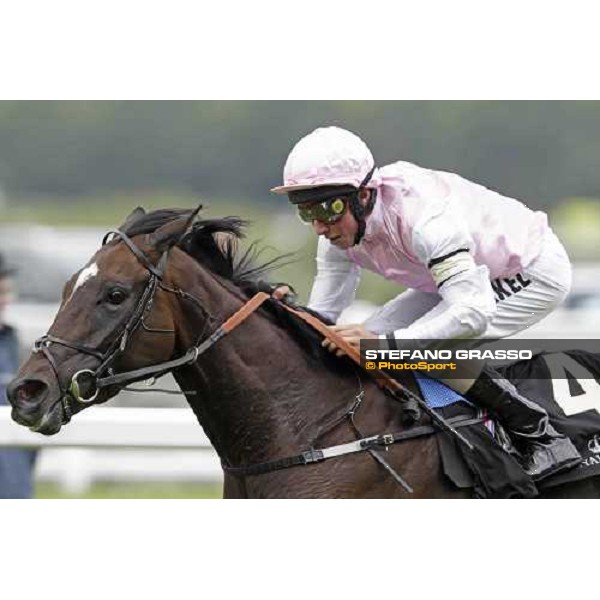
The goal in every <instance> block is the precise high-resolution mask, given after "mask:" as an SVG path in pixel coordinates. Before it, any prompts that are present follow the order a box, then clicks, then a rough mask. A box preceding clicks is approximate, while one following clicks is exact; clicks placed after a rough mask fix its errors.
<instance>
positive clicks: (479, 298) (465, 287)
mask: <svg viewBox="0 0 600 600" xmlns="http://www.w3.org/2000/svg"><path fill="white" fill-rule="evenodd" d="M473 266H474V268H473V269H470V270H468V271H463V272H462V273H460V274H458V275H455V276H454V277H452V278H451V279H448V280H447V281H446V283H445V284H444V285H443V286H442V287H441V288H440V290H439V293H440V295H441V296H442V301H441V302H440V303H439V304H438V305H437V306H436V307H435V308H433V309H432V310H430V311H429V312H428V313H425V315H423V317H421V318H420V319H419V320H418V321H417V322H415V323H413V324H412V325H410V326H409V327H406V328H404V329H398V330H396V331H394V332H393V333H392V335H393V336H394V337H395V338H397V339H407V340H408V339H410V340H435V339H437V340H446V339H455V338H474V337H479V336H481V335H483V334H484V333H485V330H486V329H487V327H488V325H489V324H490V322H491V320H492V318H493V317H494V314H495V313H496V300H495V298H494V293H493V290H492V286H491V284H490V280H489V271H488V268H487V267H486V266H483V265H480V266H475V263H473ZM380 337H381V338H385V337H386V336H385V335H381V336H380Z"/></svg>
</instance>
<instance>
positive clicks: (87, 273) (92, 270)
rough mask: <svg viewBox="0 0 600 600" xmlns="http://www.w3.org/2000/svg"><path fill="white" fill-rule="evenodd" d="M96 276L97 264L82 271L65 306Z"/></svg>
mask: <svg viewBox="0 0 600 600" xmlns="http://www.w3.org/2000/svg"><path fill="white" fill-rule="evenodd" d="M96 275H98V265H97V264H96V263H95V262H94V263H92V264H91V265H89V266H87V267H85V269H82V270H81V273H79V277H77V281H76V282H75V285H74V286H73V290H72V292H71V295H70V296H69V297H68V298H67V301H66V302H65V304H66V303H67V302H68V301H69V300H70V299H71V298H72V297H73V296H74V294H75V292H76V291H77V290H78V289H79V288H80V287H82V286H83V285H84V284H85V282H86V281H89V280H90V279H92V278H93V277H95V276H96Z"/></svg>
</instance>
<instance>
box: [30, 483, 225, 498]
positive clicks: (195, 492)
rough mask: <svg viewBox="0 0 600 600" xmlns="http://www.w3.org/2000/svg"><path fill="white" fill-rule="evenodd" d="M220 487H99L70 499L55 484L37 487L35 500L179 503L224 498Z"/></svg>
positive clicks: (154, 484)
mask: <svg viewBox="0 0 600 600" xmlns="http://www.w3.org/2000/svg"><path fill="white" fill-rule="evenodd" d="M222 496H223V489H222V485H221V484H220V483H219V484H185V483H164V484H160V483H96V484H94V485H92V486H91V488H90V490H89V491H88V492H86V493H85V494H83V495H69V494H65V493H64V492H62V490H61V489H60V487H59V486H57V485H56V484H52V483H37V484H36V486H35V497H36V498H39V499H72V498H82V499H100V498H102V499H121V498H126V499H150V498H161V499H176V498H202V499H216V498H222Z"/></svg>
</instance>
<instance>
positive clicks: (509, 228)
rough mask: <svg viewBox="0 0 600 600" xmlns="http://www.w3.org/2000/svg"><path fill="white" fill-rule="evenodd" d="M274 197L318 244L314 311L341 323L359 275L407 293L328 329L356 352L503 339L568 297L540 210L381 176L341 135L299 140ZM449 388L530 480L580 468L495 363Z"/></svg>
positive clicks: (450, 177) (408, 168) (438, 183)
mask: <svg viewBox="0 0 600 600" xmlns="http://www.w3.org/2000/svg"><path fill="white" fill-rule="evenodd" d="M271 191H273V192H275V193H277V194H287V195H288V198H289V200H290V202H292V204H294V205H296V208H297V209H298V213H299V216H300V219H301V220H302V221H304V222H305V223H307V224H309V225H311V226H312V228H313V230H314V232H315V233H316V234H317V235H318V236H319V242H318V250H317V258H316V260H317V275H316V278H315V281H314V283H313V288H312V292H311V295H310V299H309V304H308V306H309V307H310V308H311V309H314V310H315V311H317V312H319V313H320V314H322V315H324V316H326V317H328V318H329V319H331V320H332V321H334V322H335V321H336V320H337V318H338V317H339V315H340V313H341V312H342V311H343V310H344V309H345V308H347V307H348V306H349V305H350V304H351V303H352V301H353V299H354V295H355V292H356V288H357V287H358V282H359V278H360V271H361V268H365V269H368V270H370V271H373V272H375V273H379V274H380V275H382V276H383V277H385V278H386V279H389V280H391V281H394V282H396V283H398V284H399V285H402V286H405V287H407V288H409V289H408V290H407V291H405V292H404V293H402V294H400V295H398V296H397V297H395V298H393V299H392V300H390V301H389V302H388V303H387V304H385V305H384V306H383V307H382V308H381V309H380V310H379V311H378V312H377V313H376V314H375V315H373V316H372V317H370V318H369V319H368V320H367V321H366V322H365V323H363V324H356V325H345V326H332V329H333V330H334V331H336V332H337V333H338V334H340V335H341V336H342V337H343V338H345V340H346V341H347V342H349V343H350V344H351V345H353V346H354V347H356V348H357V349H358V347H359V342H360V339H377V338H379V339H387V340H389V343H390V345H392V347H397V344H401V341H399V340H403V339H405V340H432V339H454V338H490V339H497V338H503V337H507V336H510V335H513V334H516V333H517V332H519V331H522V330H524V329H526V328H528V327H530V326H531V325H533V324H534V323H537V322H538V321H540V320H541V319H542V318H544V317H545V316H546V315H548V314H549V313H550V312H552V311H553V310H554V309H555V308H556V307H557V306H558V305H559V304H560V302H561V301H562V300H563V299H564V297H565V296H566V295H567V293H568V291H569V289H570V285H571V265H570V262H569V258H568V256H567V253H566V252H565V250H564V248H563V246H562V244H561V243H560V241H559V240H558V238H557V237H556V235H555V234H554V233H553V231H552V230H551V229H550V227H549V225H548V220H547V217H546V215H545V214H544V213H542V212H533V211H532V210H530V209H529V208H527V207H526V206H525V205H524V204H522V203H521V202H519V201H517V200H513V199H512V198H508V197H506V196H502V195H500V194H498V193H496V192H494V191H492V190H489V189H487V188H485V187H483V186H481V185H478V184H476V183H473V182H471V181H468V180H466V179H463V178H462V177H460V176H458V175H455V174H453V173H447V172H442V171H433V170H431V169H425V168H422V167H419V166H417V165H414V164H411V163H408V162H402V161H401V162H396V163H393V164H391V165H387V166H385V167H381V168H376V166H375V161H374V159H373V155H372V154H371V151H370V150H369V148H368V147H367V146H366V144H365V143H364V142H363V141H362V140H361V139H360V138H359V137H357V136H356V135H354V134H353V133H350V132H349V131H346V130H344V129H340V128H338V127H324V128H319V129H317V130H315V131H313V132H312V133H310V134H309V135H307V136H306V137H304V138H302V139H301V140H300V141H299V142H298V143H297V144H296V145H295V146H294V148H293V149H292V151H291V152H290V154H289V156H288V158H287V161H286V164H285V168H284V185H282V186H278V187H275V188H273V189H272V190H271ZM285 292H287V288H279V289H278V291H277V294H276V295H277V296H278V297H281V296H282V295H283V294H284V293H285ZM324 345H326V346H328V347H329V349H330V350H332V351H335V350H337V349H336V348H335V346H334V345H333V344H331V343H330V342H327V341H326V342H324ZM443 381H444V383H445V384H446V385H449V386H450V387H452V388H454V389H455V390H456V391H457V392H459V393H461V394H463V395H464V396H465V398H467V400H469V401H471V402H473V403H475V404H477V405H479V406H482V407H484V408H486V409H488V410H490V411H492V412H493V413H495V414H496V416H497V417H498V419H499V420H500V422H501V423H502V424H503V425H504V426H505V427H506V429H507V430H508V432H509V434H510V436H511V438H512V439H513V441H515V442H516V443H517V444H518V446H519V447H520V448H521V451H522V456H523V468H524V469H525V470H526V471H527V472H528V473H529V474H530V475H531V476H532V477H533V478H534V479H537V480H539V479H542V478H544V477H547V476H548V475H551V474H554V473H556V472H558V471H561V470H563V469H567V468H570V467H572V466H574V465H576V464H578V463H579V462H580V460H581V457H580V455H579V452H578V451H577V449H576V448H575V446H574V445H573V444H572V443H571V441H570V440H569V439H568V438H567V437H565V436H564V435H562V434H560V433H558V432H557V431H556V430H555V429H554V428H553V427H552V425H551V424H550V423H549V420H548V415H547V413H546V412H545V410H544V409H543V408H541V407H540V406H538V405H537V404H535V403H534V402H532V401H530V400H529V399H527V398H525V397H523V396H522V395H521V394H520V393H519V392H518V391H517V389H516V388H515V387H514V386H513V385H512V384H511V383H510V382H509V381H508V380H506V379H504V378H503V377H501V376H500V374H499V373H498V372H496V371H494V370H493V369H491V368H490V367H489V366H483V367H479V368H478V370H477V374H476V375H475V376H474V377H472V378H471V379H455V380H451V379H445V380H443Z"/></svg>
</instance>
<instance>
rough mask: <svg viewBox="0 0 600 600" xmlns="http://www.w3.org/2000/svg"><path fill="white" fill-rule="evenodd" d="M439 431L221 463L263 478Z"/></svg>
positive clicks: (459, 423) (457, 421)
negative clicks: (261, 459)
mask: <svg viewBox="0 0 600 600" xmlns="http://www.w3.org/2000/svg"><path fill="white" fill-rule="evenodd" d="M483 421H484V419H483V418H481V417H477V418H471V417H469V418H465V417H462V416H460V417H454V418H452V419H448V423H450V424H451V425H452V427H453V428H455V429H456V428H460V427H467V426H468V425H475V424H477V423H482V422H483ZM439 431H440V429H439V428H438V427H434V426H432V425H420V426H418V427H412V428H411V429H407V430H405V431H399V432H396V433H384V434H381V435H374V436H371V437H366V438H362V439H359V440H355V441H353V442H348V443H346V444H339V445H337V446H329V447H328V448H313V449H311V450H307V451H306V452H302V453H301V454H297V455H295V456H288V457H286V458H279V459H277V460H269V461H267V462H262V463H256V464H253V465H242V466H231V465H228V464H226V463H224V462H221V466H222V467H223V470H224V471H227V473H231V474H232V475H238V476H242V477H245V476H247V475H261V474H263V473H269V472H271V471H279V470H280V469H288V468H290V467H296V466H300V465H310V464H312V463H317V462H322V461H324V460H327V459H329V458H336V457H338V456H344V455H346V454H354V453H356V452H365V451H367V450H371V449H376V448H387V447H388V446H391V445H392V444H397V443H399V442H404V441H406V440H413V439H415V438H419V437H424V436H427V435H432V434H434V433H438V432H439Z"/></svg>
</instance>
